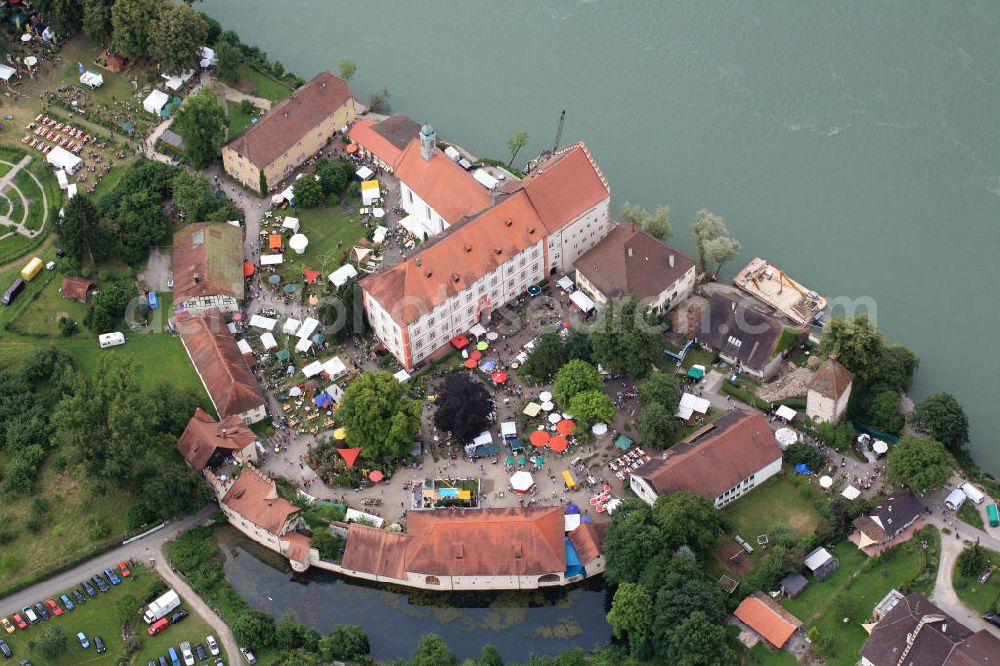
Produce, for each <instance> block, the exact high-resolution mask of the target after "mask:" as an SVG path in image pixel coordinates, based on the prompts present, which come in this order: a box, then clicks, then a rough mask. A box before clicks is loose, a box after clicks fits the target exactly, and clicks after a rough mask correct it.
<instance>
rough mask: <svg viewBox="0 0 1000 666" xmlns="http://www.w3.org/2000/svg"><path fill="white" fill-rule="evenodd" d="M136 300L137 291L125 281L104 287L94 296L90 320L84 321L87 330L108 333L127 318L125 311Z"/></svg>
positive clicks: (89, 313) (89, 314)
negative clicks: (123, 318) (122, 319)
mask: <svg viewBox="0 0 1000 666" xmlns="http://www.w3.org/2000/svg"><path fill="white" fill-rule="evenodd" d="M133 298H135V289H134V288H133V287H131V286H130V285H129V284H128V283H127V282H125V281H123V280H117V281H115V282H112V283H111V284H106V285H104V286H103V287H102V288H101V290H100V291H98V292H97V293H96V294H94V299H93V302H92V304H91V307H90V310H89V311H88V312H87V317H88V319H87V320H85V321H84V323H85V324H86V325H87V328H89V329H90V330H92V331H94V332H95V333H108V332H110V331H113V330H114V328H115V326H116V325H117V324H118V322H119V321H121V318H122V317H124V316H125V310H126V309H127V308H128V305H129V303H131V302H132V299H133Z"/></svg>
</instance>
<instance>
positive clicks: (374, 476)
mask: <svg viewBox="0 0 1000 666" xmlns="http://www.w3.org/2000/svg"><path fill="white" fill-rule="evenodd" d="M368 478H369V479H371V480H372V482H373V483H378V482H379V481H381V480H382V479H384V478H385V475H383V474H382V472H380V471H378V470H377V469H373V470H372V471H371V472H369V473H368Z"/></svg>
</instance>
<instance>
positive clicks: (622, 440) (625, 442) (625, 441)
mask: <svg viewBox="0 0 1000 666" xmlns="http://www.w3.org/2000/svg"><path fill="white" fill-rule="evenodd" d="M615 446H617V447H618V448H619V449H621V450H622V451H628V449H629V447H630V446H632V440H631V439H629V438H628V437H626V436H625V435H618V439H616V440H615Z"/></svg>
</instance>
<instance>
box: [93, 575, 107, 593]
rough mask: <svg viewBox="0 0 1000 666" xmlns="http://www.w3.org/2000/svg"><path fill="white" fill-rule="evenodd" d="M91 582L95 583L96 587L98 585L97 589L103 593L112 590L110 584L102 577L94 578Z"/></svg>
mask: <svg viewBox="0 0 1000 666" xmlns="http://www.w3.org/2000/svg"><path fill="white" fill-rule="evenodd" d="M90 580H92V581H94V585H96V586H97V589H98V590H100V591H101V592H107V591H108V590H110V589H111V586H110V585H108V582H107V581H106V580H104V578H103V577H101V576H100V575H97V576H94V577H93V578H91V579H90Z"/></svg>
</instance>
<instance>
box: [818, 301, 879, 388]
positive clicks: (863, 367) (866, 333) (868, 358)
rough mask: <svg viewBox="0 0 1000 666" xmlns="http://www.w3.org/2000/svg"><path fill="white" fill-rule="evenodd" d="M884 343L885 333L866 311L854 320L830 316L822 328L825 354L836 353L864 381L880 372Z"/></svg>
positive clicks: (821, 347)
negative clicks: (873, 322)
mask: <svg viewBox="0 0 1000 666" xmlns="http://www.w3.org/2000/svg"><path fill="white" fill-rule="evenodd" d="M884 342H885V341H884V338H883V337H882V334H881V333H880V332H879V330H878V329H877V328H875V326H874V325H873V324H872V323H871V320H870V319H869V318H868V315H867V314H861V315H858V316H857V317H855V318H853V319H849V318H847V317H830V319H829V321H827V323H826V326H825V327H823V338H822V341H821V343H820V352H821V354H822V355H824V356H835V357H836V358H837V361H838V362H839V363H840V364H841V365H843V366H844V367H845V368H847V369H848V370H850V371H851V372H853V373H854V374H856V375H857V376H858V377H859V378H860V379H861V381H862V382H865V383H869V382H871V381H872V380H873V379H874V378H875V376H876V373H877V372H878V365H879V363H880V361H881V359H882V348H883V346H884Z"/></svg>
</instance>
